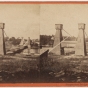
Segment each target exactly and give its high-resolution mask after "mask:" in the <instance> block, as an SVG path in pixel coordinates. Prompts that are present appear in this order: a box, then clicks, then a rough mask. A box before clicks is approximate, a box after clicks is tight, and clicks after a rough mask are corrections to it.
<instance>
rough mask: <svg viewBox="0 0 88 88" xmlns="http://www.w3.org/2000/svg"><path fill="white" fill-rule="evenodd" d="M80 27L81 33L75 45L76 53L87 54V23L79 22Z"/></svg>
mask: <svg viewBox="0 0 88 88" xmlns="http://www.w3.org/2000/svg"><path fill="white" fill-rule="evenodd" d="M78 28H79V34H78V38H77V43H76V47H75V55H82V56H85V55H86V42H85V33H84V30H85V24H83V23H80V24H78Z"/></svg>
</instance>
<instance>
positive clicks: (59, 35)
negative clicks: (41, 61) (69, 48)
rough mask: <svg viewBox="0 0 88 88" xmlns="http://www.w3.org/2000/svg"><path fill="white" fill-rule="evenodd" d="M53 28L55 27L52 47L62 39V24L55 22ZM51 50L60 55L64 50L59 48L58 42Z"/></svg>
mask: <svg viewBox="0 0 88 88" xmlns="http://www.w3.org/2000/svg"><path fill="white" fill-rule="evenodd" d="M55 29H56V34H55V36H54V44H53V48H54V47H55V46H56V45H57V44H59V43H60V42H61V41H62V40H63V37H62V29H63V24H55ZM51 52H52V53H54V54H56V55H62V54H63V53H64V50H63V49H62V48H61V44H59V45H58V46H57V47H55V48H54V49H53V50H52V51H51Z"/></svg>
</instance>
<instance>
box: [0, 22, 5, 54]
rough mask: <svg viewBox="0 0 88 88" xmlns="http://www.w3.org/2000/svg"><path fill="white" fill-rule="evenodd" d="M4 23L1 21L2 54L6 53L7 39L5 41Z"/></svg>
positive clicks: (0, 48) (0, 44) (0, 50)
mask: <svg viewBox="0 0 88 88" xmlns="http://www.w3.org/2000/svg"><path fill="white" fill-rule="evenodd" d="M4 26H5V24H4V23H0V55H5V54H6V50H5V41H4Z"/></svg>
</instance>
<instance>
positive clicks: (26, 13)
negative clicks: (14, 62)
mask: <svg viewBox="0 0 88 88" xmlns="http://www.w3.org/2000/svg"><path fill="white" fill-rule="evenodd" d="M39 10H40V9H39V5H35V4H34V5H33V4H0V23H5V29H4V31H5V32H6V34H7V36H8V37H16V38H17V37H24V38H27V37H30V38H31V39H37V38H39V34H40V30H39V14H40V11H39Z"/></svg>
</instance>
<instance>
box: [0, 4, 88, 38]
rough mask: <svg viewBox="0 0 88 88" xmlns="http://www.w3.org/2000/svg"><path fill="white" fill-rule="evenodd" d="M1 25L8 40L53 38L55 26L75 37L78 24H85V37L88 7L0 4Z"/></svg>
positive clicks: (75, 5)
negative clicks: (43, 36)
mask: <svg viewBox="0 0 88 88" xmlns="http://www.w3.org/2000/svg"><path fill="white" fill-rule="evenodd" d="M0 23H5V29H4V30H5V32H6V34H7V36H8V37H16V38H18V37H24V38H28V37H30V38H31V39H37V38H39V35H40V34H41V35H54V34H55V32H56V29H55V24H63V29H64V30H66V31H67V32H68V33H70V34H71V35H72V36H76V37H77V36H78V31H79V30H78V23H85V24H86V26H85V31H86V34H87V35H88V4H0ZM62 33H63V36H65V35H68V34H66V33H65V32H64V31H62Z"/></svg>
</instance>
